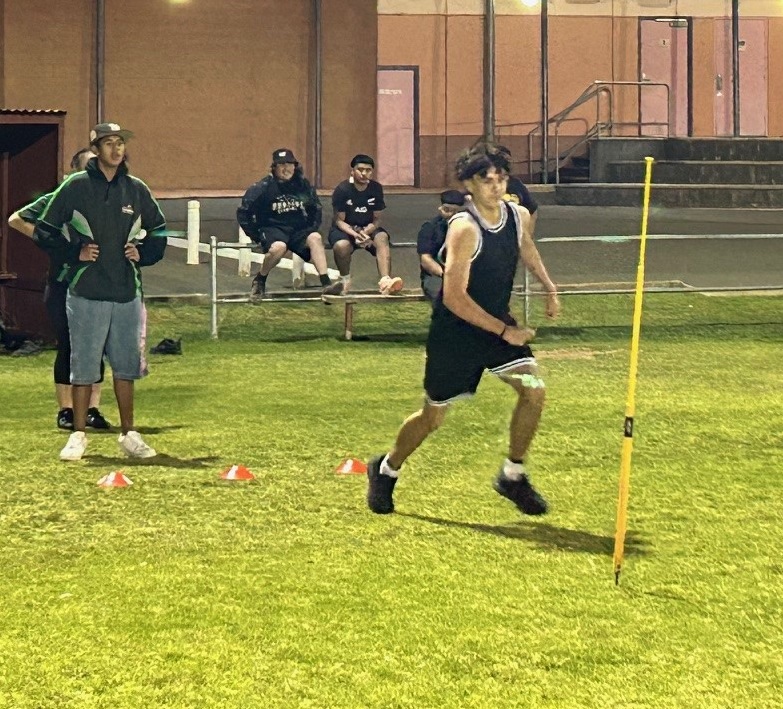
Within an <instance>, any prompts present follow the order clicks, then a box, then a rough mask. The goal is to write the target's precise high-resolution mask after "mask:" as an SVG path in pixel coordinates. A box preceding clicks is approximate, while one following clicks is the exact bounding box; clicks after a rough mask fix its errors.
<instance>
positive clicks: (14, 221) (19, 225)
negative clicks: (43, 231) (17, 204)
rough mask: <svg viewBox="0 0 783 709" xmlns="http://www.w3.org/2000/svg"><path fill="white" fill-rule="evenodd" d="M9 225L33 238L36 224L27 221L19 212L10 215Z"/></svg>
mask: <svg viewBox="0 0 783 709" xmlns="http://www.w3.org/2000/svg"><path fill="white" fill-rule="evenodd" d="M8 225H9V226H11V227H13V228H14V229H16V230H17V231H18V232H21V233H22V234H24V235H25V236H29V237H30V238H31V239H32V238H33V232H34V231H35V225H34V224H30V222H26V221H25V220H24V219H22V217H20V216H19V212H14V213H13V214H12V215H11V216H10V217H8Z"/></svg>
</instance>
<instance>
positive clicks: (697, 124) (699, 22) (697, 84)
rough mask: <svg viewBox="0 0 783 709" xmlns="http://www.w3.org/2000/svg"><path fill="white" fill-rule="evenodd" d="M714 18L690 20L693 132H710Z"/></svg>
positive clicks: (710, 133) (706, 134) (703, 134)
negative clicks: (691, 30)
mask: <svg viewBox="0 0 783 709" xmlns="http://www.w3.org/2000/svg"><path fill="white" fill-rule="evenodd" d="M714 25H715V20H714V19H713V18H695V19H694V20H693V37H694V42H693V106H692V111H693V135H694V136H711V135H714V130H715V127H714V120H713V104H714V102H715V68H714V64H713V56H714V55H715V37H714V30H713V28H714Z"/></svg>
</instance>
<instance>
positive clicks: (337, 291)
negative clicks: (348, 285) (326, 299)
mask: <svg viewBox="0 0 783 709" xmlns="http://www.w3.org/2000/svg"><path fill="white" fill-rule="evenodd" d="M344 290H345V284H344V283H343V282H342V281H335V282H334V283H330V284H329V285H328V286H326V287H325V288H324V289H323V290H322V291H321V293H322V294H323V295H342V294H343V291H344Z"/></svg>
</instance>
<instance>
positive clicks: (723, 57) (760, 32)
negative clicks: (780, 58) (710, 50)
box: [715, 19, 769, 136]
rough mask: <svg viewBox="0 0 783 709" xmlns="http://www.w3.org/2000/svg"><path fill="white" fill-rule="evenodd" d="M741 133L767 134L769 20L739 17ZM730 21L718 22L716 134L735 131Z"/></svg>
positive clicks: (729, 133) (716, 42)
mask: <svg viewBox="0 0 783 709" xmlns="http://www.w3.org/2000/svg"><path fill="white" fill-rule="evenodd" d="M739 34H740V36H739V76H740V131H739V132H740V135H763V136H765V135H767V134H768V131H769V128H768V100H769V97H768V93H767V92H768V86H769V84H768V80H767V43H768V38H767V21H766V20H763V19H760V20H742V19H741V20H740V23H739ZM733 49H734V48H733V45H732V36H731V20H716V21H715V135H733V134H734V78H733V72H732V53H733Z"/></svg>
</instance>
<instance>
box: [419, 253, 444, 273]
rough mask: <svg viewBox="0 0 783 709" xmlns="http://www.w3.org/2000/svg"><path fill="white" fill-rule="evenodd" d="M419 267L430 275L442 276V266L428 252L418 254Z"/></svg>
mask: <svg viewBox="0 0 783 709" xmlns="http://www.w3.org/2000/svg"><path fill="white" fill-rule="evenodd" d="M419 262H420V263H421V267H422V268H423V269H424V270H425V271H426V272H427V273H429V274H430V275H431V276H438V277H439V278H443V266H441V265H440V264H439V263H438V262H437V261H436V260H435V259H434V258H433V257H432V256H431V255H430V254H419Z"/></svg>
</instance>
